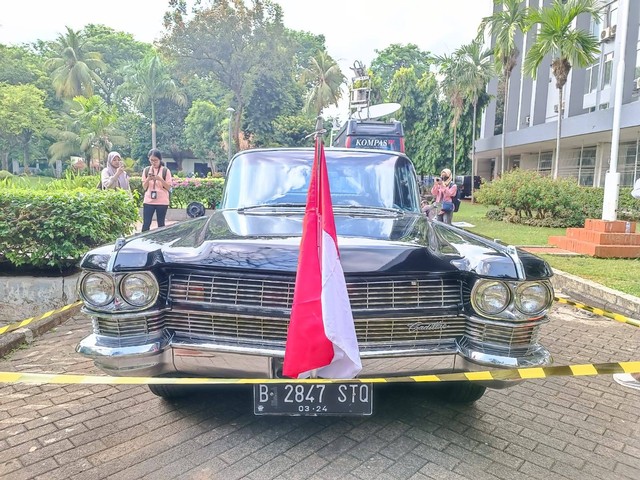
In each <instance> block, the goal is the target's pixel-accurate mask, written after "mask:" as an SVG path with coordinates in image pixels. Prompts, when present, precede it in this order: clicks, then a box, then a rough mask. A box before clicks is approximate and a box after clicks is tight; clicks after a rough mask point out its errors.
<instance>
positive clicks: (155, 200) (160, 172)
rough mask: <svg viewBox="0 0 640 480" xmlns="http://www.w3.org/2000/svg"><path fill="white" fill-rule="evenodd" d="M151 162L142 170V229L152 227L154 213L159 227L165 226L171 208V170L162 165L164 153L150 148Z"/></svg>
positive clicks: (146, 229) (144, 230) (145, 229)
mask: <svg viewBox="0 0 640 480" xmlns="http://www.w3.org/2000/svg"><path fill="white" fill-rule="evenodd" d="M148 157H149V163H150V164H151V165H150V166H148V167H145V169H144V170H143V172H142V188H143V189H144V201H143V203H142V231H143V232H146V231H148V230H149V228H150V227H151V220H152V219H153V214H154V213H155V214H156V220H157V222H158V227H164V220H165V217H166V216H167V210H168V209H169V190H170V189H171V172H170V171H169V169H168V168H167V167H165V166H164V165H162V153H160V150H158V149H156V148H152V149H151V150H149V155H148Z"/></svg>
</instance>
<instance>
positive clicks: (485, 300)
mask: <svg viewBox="0 0 640 480" xmlns="http://www.w3.org/2000/svg"><path fill="white" fill-rule="evenodd" d="M472 299H473V306H474V308H476V309H477V310H478V311H479V312H480V313H481V314H483V315H496V314H498V313H500V312H502V311H503V310H504V309H505V308H507V305H509V302H510V301H511V291H510V290H509V287H508V286H507V285H506V284H505V283H503V282H498V281H481V282H479V283H477V284H476V286H475V287H474V293H473V295H472Z"/></svg>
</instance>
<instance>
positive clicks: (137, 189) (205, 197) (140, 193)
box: [129, 177, 224, 208]
mask: <svg viewBox="0 0 640 480" xmlns="http://www.w3.org/2000/svg"><path fill="white" fill-rule="evenodd" d="M129 185H130V186H131V191H132V193H133V197H134V199H135V201H136V205H137V206H138V207H141V206H142V202H143V200H144V190H143V189H142V177H131V178H130V179H129ZM171 185H172V188H173V192H172V193H171V205H170V207H171V208H187V205H189V204H190V203H191V202H200V203H202V204H203V205H204V206H205V207H207V208H214V207H215V206H216V205H217V204H218V203H219V202H220V200H222V189H223V186H224V178H211V177H207V178H197V177H192V178H181V177H172V182H171Z"/></svg>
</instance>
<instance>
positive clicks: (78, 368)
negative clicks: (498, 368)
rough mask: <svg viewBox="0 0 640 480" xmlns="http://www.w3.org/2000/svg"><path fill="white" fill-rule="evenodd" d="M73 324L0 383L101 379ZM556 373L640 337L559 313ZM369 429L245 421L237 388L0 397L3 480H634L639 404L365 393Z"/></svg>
mask: <svg viewBox="0 0 640 480" xmlns="http://www.w3.org/2000/svg"><path fill="white" fill-rule="evenodd" d="M88 330H89V327H88V321H87V320H86V319H85V318H84V317H83V316H81V315H79V316H77V317H74V318H72V319H70V320H69V321H67V322H66V323H65V324H64V325H62V326H60V327H58V328H57V329H56V330H55V331H52V332H49V333H47V334H45V335H44V336H43V337H41V338H39V339H37V340H36V342H35V343H34V344H33V345H32V346H31V347H29V348H25V349H21V350H18V351H16V352H15V353H13V354H12V355H11V356H10V357H9V358H7V359H4V360H0V371H17V370H20V371H33V372H53V373H63V372H67V373H91V374H95V373H99V372H98V371H97V370H96V369H95V368H94V367H93V365H92V364H91V363H90V362H88V361H86V360H84V359H83V358H81V357H79V356H78V355H77V354H75V353H74V350H73V348H74V346H75V344H76V343H77V342H78V340H80V338H82V337H83V336H84V335H85V334H86V333H87V331H88ZM543 340H544V343H545V344H546V345H547V346H548V347H550V349H551V351H552V352H553V354H554V356H555V359H556V362H557V363H558V364H567V363H588V362H607V361H626V360H639V359H640V329H637V328H634V327H631V326H628V325H623V324H619V323H617V322H613V321H610V320H606V319H603V318H601V317H597V316H594V315H592V314H589V313H586V312H580V311H578V310H575V309H573V308H572V307H569V306H566V305H557V306H556V307H555V309H554V312H553V314H552V321H551V322H550V324H548V325H546V326H545V327H544V332H543ZM374 408H375V415H374V416H373V417H370V418H349V417H347V418H327V417H325V418H288V417H283V418H280V417H254V416H253V415H252V414H251V393H250V390H248V389H246V388H244V387H243V388H228V387H225V388H218V389H216V390H209V391H208V392H206V393H201V394H198V395H194V396H193V397H192V398H190V399H189V400H182V401H179V402H178V401H176V402H173V403H169V402H165V401H163V400H161V399H159V398H157V397H155V396H154V395H152V394H151V393H149V392H148V391H147V389H146V387H142V386H108V385H97V386H91V385H87V386H81V385H75V386H64V385H40V386H31V385H0V452H2V459H0V478H7V479H11V480H18V479H28V478H38V479H40V478H42V479H52V480H55V479H80V478H83V479H84V478H92V479H99V478H107V477H108V478H114V479H126V480H130V479H138V478H149V479H166V478H182V479H216V478H222V479H224V480H232V479H235V478H249V479H256V480H257V479H270V478H283V479H298V478H313V479H336V478H346V479H370V478H380V479H403V478H413V479H428V478H431V479H462V478H467V479H474V480H475V479H496V478H499V479H509V480H511V479H544V480H548V479H563V478H567V479H580V480H588V479H636V478H639V476H640V473H639V472H640V425H639V413H638V412H640V392H638V391H635V390H631V389H625V388H624V387H621V386H619V385H617V384H616V383H614V382H613V381H612V379H611V377H610V376H598V377H582V378H580V377H572V378H567V377H562V378H551V379H546V380H531V381H528V382H526V383H524V384H521V385H518V386H516V387H513V388H511V389H507V390H501V391H496V390H492V391H489V392H488V393H487V394H486V395H485V396H484V397H483V398H482V399H481V400H480V401H478V402H477V403H476V404H475V406H473V407H461V406H452V405H447V404H444V403H441V402H439V401H438V400H437V399H436V398H435V397H434V396H433V394H432V393H431V391H430V389H429V388H426V387H425V386H420V385H413V386H409V385H405V386H401V385H394V386H386V388H384V389H378V390H377V392H376V405H375V407H374Z"/></svg>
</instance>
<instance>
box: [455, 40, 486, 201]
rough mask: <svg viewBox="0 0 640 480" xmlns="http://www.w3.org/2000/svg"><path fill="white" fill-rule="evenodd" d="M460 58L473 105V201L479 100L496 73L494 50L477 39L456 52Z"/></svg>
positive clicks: (467, 92) (466, 92)
mask: <svg viewBox="0 0 640 480" xmlns="http://www.w3.org/2000/svg"><path fill="white" fill-rule="evenodd" d="M455 54H456V55H458V57H459V58H460V81H461V83H462V84H463V85H465V86H466V89H465V94H466V96H467V97H468V98H469V99H470V100H471V105H473V124H472V125H473V140H472V143H471V152H472V153H471V201H473V187H474V177H475V175H476V119H477V112H478V101H479V99H480V95H482V94H483V93H484V92H485V90H486V88H487V83H489V80H490V79H491V77H493V75H494V69H493V65H492V63H491V56H492V55H493V52H492V51H491V50H486V49H483V48H482V43H481V42H479V41H478V40H475V41H473V42H471V43H469V44H467V45H463V46H462V47H460V48H458V49H457V50H456V52H455Z"/></svg>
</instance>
